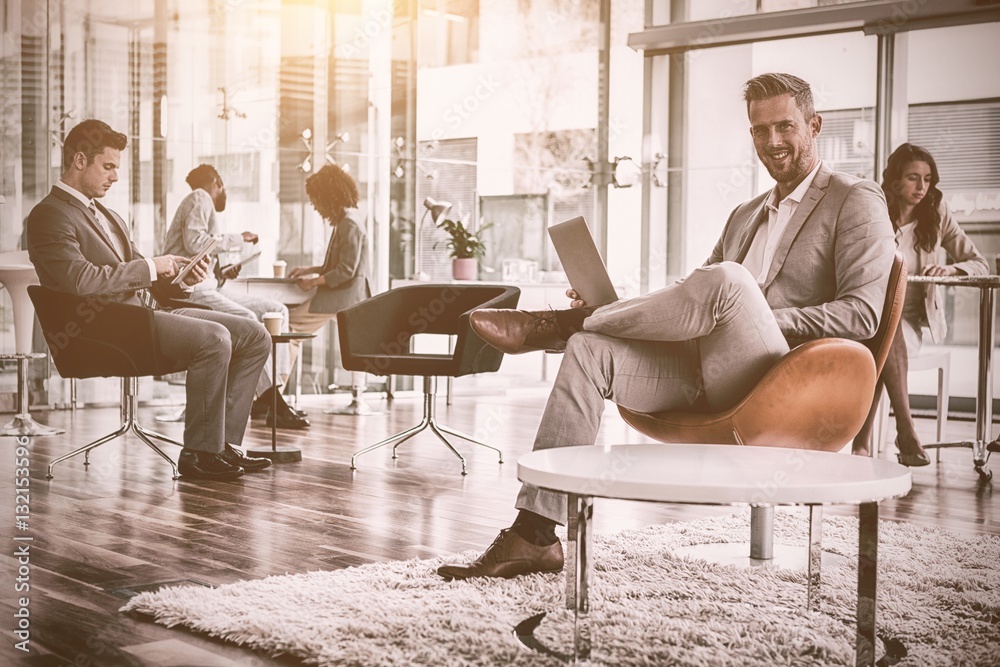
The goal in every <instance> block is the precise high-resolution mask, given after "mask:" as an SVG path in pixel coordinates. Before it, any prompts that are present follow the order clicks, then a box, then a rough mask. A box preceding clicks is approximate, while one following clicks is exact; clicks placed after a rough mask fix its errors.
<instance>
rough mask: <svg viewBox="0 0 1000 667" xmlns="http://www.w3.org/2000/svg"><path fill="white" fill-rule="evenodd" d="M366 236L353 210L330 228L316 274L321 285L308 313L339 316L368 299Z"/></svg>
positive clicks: (355, 211)
mask: <svg viewBox="0 0 1000 667" xmlns="http://www.w3.org/2000/svg"><path fill="white" fill-rule="evenodd" d="M369 272H370V269H369V258H368V236H367V235H366V234H365V227H364V223H363V222H362V221H361V220H360V219H359V216H358V211H357V209H348V211H347V214H346V215H345V217H344V219H343V220H341V221H340V222H338V223H337V225H336V227H334V228H333V236H332V237H331V238H330V244H329V245H328V246H327V248H326V258H325V259H324V260H323V268H322V270H321V271H320V273H321V274H322V276H323V284H322V285H320V286H319V287H318V288H316V294H314V295H313V297H312V300H311V301H310V303H309V312H310V313H339V312H340V311H342V310H344V309H345V308H349V307H351V306H353V305H354V304H356V303H359V302H361V301H364V300H365V299H367V298H368V297H370V296H371V295H372V291H371V286H370V284H369V282H368V274H369Z"/></svg>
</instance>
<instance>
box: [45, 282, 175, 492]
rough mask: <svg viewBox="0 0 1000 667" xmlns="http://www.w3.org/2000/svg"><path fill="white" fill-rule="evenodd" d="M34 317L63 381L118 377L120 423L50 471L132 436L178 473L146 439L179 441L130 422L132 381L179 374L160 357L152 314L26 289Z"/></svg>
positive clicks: (133, 419) (133, 396)
mask: <svg viewBox="0 0 1000 667" xmlns="http://www.w3.org/2000/svg"><path fill="white" fill-rule="evenodd" d="M28 295H29V296H30V297H31V301H32V303H34V305H35V314H36V315H37V316H38V322H39V324H41V327H42V333H43V334H44V335H45V341H46V343H48V346H49V351H50V352H51V353H52V360H53V362H54V363H55V365H56V370H58V371H59V375H61V376H62V377H64V378H90V377H121V379H122V410H121V415H122V424H121V426H120V427H119V428H118V429H117V430H116V431H114V432H112V433H109V434H108V435H106V436H104V437H103V438H99V439H97V440H95V441H93V442H91V443H89V444H87V445H84V446H82V447H80V448H78V449H75V450H73V451H72V452H70V453H68V454H64V455H62V456H60V457H58V458H56V459H54V460H53V461H52V462H51V463H49V467H48V472H47V475H46V478H47V479H52V467H53V466H54V465H55V464H57V463H59V462H60V461H64V460H66V459H68V458H71V457H73V456H76V455H77V454H83V455H84V459H83V465H84V466H87V465H89V464H90V450H92V449H94V448H95V447H99V446H100V445H103V444H104V443H106V442H110V441H111V440H114V439H115V438H117V437H119V436H123V435H125V434H127V433H128V432H129V431H131V432H132V433H134V434H135V435H137V436H138V437H139V439H140V440H142V441H143V442H144V443H146V445H148V446H149V447H151V448H152V449H153V451H155V452H156V453H157V454H159V455H160V456H161V457H163V459H164V460H166V461H167V463H169V464H170V467H171V468H172V469H173V477H174V479H177V478H179V477H180V474H179V473H178V471H177V465H176V464H175V463H174V461H173V460H172V459H171V458H170V457H169V456H167V455H166V454H164V453H163V451H162V450H161V449H160V448H159V447H158V446H157V445H156V444H154V443H153V441H152V439H151V438H156V439H158V440H162V441H163V442H167V443H170V444H172V445H177V446H178V447H183V445H182V444H181V443H180V442H177V441H176V440H172V439H170V438H168V437H166V436H164V435H160V434H159V433H155V432H153V431H149V430H147V429H145V428H143V427H142V426H141V425H140V424H139V423H138V422H137V421H136V391H137V389H138V378H139V377H141V376H145V375H165V374H168V373H174V372H176V371H179V370H183V369H181V368H179V367H178V366H179V364H178V363H177V362H176V361H174V360H172V359H168V358H166V357H164V356H163V355H161V354H160V352H159V350H160V346H159V344H158V340H157V333H156V324H155V322H154V320H153V312H152V311H151V310H149V309H148V308H145V307H142V306H131V305H126V304H121V303H114V302H111V301H106V300H103V299H101V298H100V297H80V296H75V295H73V294H67V293H65V292H57V291H55V290H51V289H49V288H47V287H41V286H39V285H33V286H30V287H28Z"/></svg>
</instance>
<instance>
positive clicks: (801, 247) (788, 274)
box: [708, 164, 896, 344]
mask: <svg viewBox="0 0 1000 667" xmlns="http://www.w3.org/2000/svg"><path fill="white" fill-rule="evenodd" d="M769 194H770V193H769V192H768V193H764V194H762V195H760V196H758V197H755V198H754V199H751V200H750V201H748V202H746V203H744V204H741V205H740V206H738V207H736V209H735V210H734V211H733V213H732V215H730V216H729V220H728V221H727V222H726V227H725V229H724V230H723V232H722V238H720V239H719V242H718V243H717V244H716V246H715V249H714V250H713V251H712V255H711V256H710V257H709V259H708V263H709V264H713V263H717V262H722V261H732V262H739V263H742V262H743V259H744V258H745V257H746V255H747V251H748V250H749V249H750V243H751V242H752V241H753V237H754V234H755V233H756V231H757V227H758V225H760V223H761V222H763V221H766V220H767V208H766V206H765V205H764V202H765V201H766V199H767V197H768V195H769ZM894 238H895V236H894V234H893V230H892V223H890V222H889V211H888V209H887V208H886V203H885V196H884V195H883V194H882V189H881V188H880V187H879V186H878V185H877V184H876V183H874V182H872V181H866V180H861V179H859V178H855V177H853V176H849V175H847V174H843V173H840V172H835V171H832V170H831V169H830V168H829V167H827V166H826V164H823V165H821V166H820V168H819V171H818V172H817V173H816V177H815V178H814V179H813V182H812V185H811V186H810V187H809V188H808V190H806V194H805V196H804V197H803V198H802V201H801V202H800V203H799V205H798V208H797V209H796V211H795V214H794V215H793V216H792V218H791V220H789V222H788V227H787V228H786V229H785V233H784V235H783V236H782V238H781V242H780V243H779V245H778V248H777V250H776V251H775V254H774V260H773V262H772V263H771V267H770V270H769V271H768V273H767V276H766V278H765V279H764V284H763V285H762V286H761V289H762V290H763V292H764V296H765V298H766V299H767V302H768V303H769V304H770V306H771V310H772V311H773V312H774V317H775V319H776V320H777V321H778V326H779V327H781V332H782V333H783V334H784V335H785V338H787V339H789V341H790V342H792V343H793V344H794V343H796V342H801V341H804V340H811V339H814V338H824V337H834V336H835V337H840V338H849V339H852V340H866V339H868V338H871V337H872V336H873V335H875V331H876V329H877V328H878V321H879V317H880V316H881V313H882V306H883V302H884V300H885V291H886V287H887V285H888V282H889V270H890V268H891V267H892V258H893V254H894V253H895V250H896V248H895V242H894Z"/></svg>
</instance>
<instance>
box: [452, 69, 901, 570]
mask: <svg viewBox="0 0 1000 667" xmlns="http://www.w3.org/2000/svg"><path fill="white" fill-rule="evenodd" d="M744 99H745V100H746V103H747V113H748V116H749V118H750V134H751V136H752V138H753V143H754V147H755V149H756V151H757V156H758V157H759V158H760V160H761V162H763V163H764V166H765V167H766V168H767V170H768V172H769V173H770V174H771V177H772V178H774V180H775V181H776V185H775V187H774V189H772V190H771V191H770V192H767V193H765V194H763V195H760V196H758V197H756V198H754V199H752V200H750V201H748V202H746V203H744V204H742V205H740V206H738V207H737V208H736V210H734V211H733V213H732V215H730V217H729V220H728V222H727V223H726V226H725V229H724V230H723V233H722V238H720V239H719V242H718V243H717V244H716V246H715V249H714V250H713V252H712V255H711V257H709V259H708V261H707V262H706V263H705V265H704V266H702V267H701V268H699V269H696V270H695V271H693V272H692V273H691V274H690V275H688V276H687V277H686V278H684V279H682V280H679V281H677V282H676V283H674V284H673V285H670V286H668V287H665V288H663V289H661V290H658V291H656V292H653V293H650V294H646V295H643V296H640V297H637V298H634V299H627V300H622V301H618V302H615V303H613V304H610V305H607V306H603V307H600V308H589V307H586V304H585V303H583V302H582V301H580V300H579V299H578V298H577V295H576V293H575V292H573V290H569V292H568V294H569V296H570V298H572V299H574V301H573V303H572V304H571V305H572V306H573V308H571V309H570V310H567V311H555V312H549V313H527V312H523V311H510V310H492V311H488V310H479V311H475V312H474V313H473V314H472V316H471V322H472V326H473V328H474V330H475V331H476V332H477V333H478V334H479V335H480V336H481V337H482V338H483V339H484V340H486V341H487V342H489V343H490V344H492V345H494V346H495V347H497V348H498V349H501V350H503V351H505V352H508V353H519V352H524V351H527V350H528V349H541V348H554V349H563V348H564V349H565V351H566V355H565V358H564V359H563V361H562V364H561V366H560V369H559V374H558V376H557V377H556V380H555V384H554V385H553V388H552V393H551V394H550V396H549V400H548V403H547V405H546V407H545V412H544V414H543V416H542V421H541V424H540V426H539V429H538V433H537V435H536V437H535V443H534V447H535V449H543V448H547V447H559V446H565V445H580V444H587V443H594V442H595V441H596V438H597V431H598V428H599V427H600V421H601V415H602V413H603V411H604V401H605V399H609V400H611V401H614V402H615V403H617V404H619V405H623V406H625V407H628V408H630V409H632V410H637V411H640V412H657V411H661V410H672V409H681V410H691V411H705V410H711V411H716V410H723V409H726V408H729V407H731V406H733V405H734V404H735V403H737V402H738V401H739V400H740V399H742V398H743V397H744V396H745V395H746V394H747V393H748V392H749V391H750V389H751V388H752V387H753V386H754V385H755V384H756V383H757V382H758V381H759V380H760V379H761V377H763V375H764V374H765V373H766V372H767V371H768V370H769V369H770V368H771V367H772V366H773V365H774V364H775V362H777V361H778V360H779V359H780V358H781V357H782V356H783V355H785V354H786V353H787V352H788V350H789V347H790V345H794V344H796V343H797V342H801V341H803V340H808V339H813V338H821V337H827V336H838V337H843V338H850V339H855V340H864V339H867V338H870V337H871V336H873V335H874V334H875V331H876V329H877V328H878V318H879V315H880V313H881V309H882V303H883V300H884V298H885V292H886V287H887V285H888V278H889V271H890V268H891V266H892V258H893V252H894V250H895V248H894V245H893V232H892V225H891V224H890V222H889V216H888V211H887V209H886V204H885V198H884V196H883V194H882V191H881V189H880V188H879V186H878V185H877V184H875V183H874V182H871V181H864V180H860V179H857V178H854V177H851V176H848V175H846V174H842V173H838V172H834V171H832V170H830V169H829V168H828V167H826V166H825V165H824V164H823V162H822V161H821V160H820V159H819V157H818V155H817V150H816V137H817V136H818V135H819V133H820V130H821V128H822V118H821V117H820V116H819V115H818V114H816V113H815V110H814V108H813V99H812V92H811V90H810V88H809V84H807V83H806V82H805V81H803V80H802V79H799V78H798V77H794V76H791V75H788V74H763V75H760V76H758V77H755V78H753V79H751V80H750V81H748V82H747V84H746V86H745V88H744ZM516 507H517V508H518V509H519V510H520V512H519V514H518V516H517V518H516V519H515V521H514V524H513V525H512V526H511V527H510V528H508V529H505V530H503V531H501V533H500V536H499V537H498V538H497V539H496V540H495V541H494V543H493V544H492V545H491V546H490V547H489V548H488V549H487V550H486V552H485V553H483V554H482V555H481V556H480V557H479V558H478V559H476V560H475V561H473V562H472V563H467V564H466V563H461V564H448V565H443V566H441V567H440V568H439V569H438V573H439V574H441V575H442V576H444V577H446V578H449V579H464V578H469V577H484V576H486V577H512V576H516V575H519V574H526V573H531V572H546V571H556V570H560V569H562V566H563V553H562V547H561V545H560V544H559V541H558V539H556V536H555V532H554V528H555V525H556V524H557V523H561V522H562V521H564V520H565V517H566V497H565V496H564V495H562V494H558V493H552V492H549V491H545V490H542V489H539V488H536V487H532V486H528V485H525V486H523V487H522V489H521V492H520V494H519V495H518V499H517V503H516Z"/></svg>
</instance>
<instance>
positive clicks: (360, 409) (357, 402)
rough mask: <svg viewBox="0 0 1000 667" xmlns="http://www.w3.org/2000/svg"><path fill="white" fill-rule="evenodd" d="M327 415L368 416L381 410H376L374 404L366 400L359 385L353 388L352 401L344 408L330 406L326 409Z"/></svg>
mask: <svg viewBox="0 0 1000 667" xmlns="http://www.w3.org/2000/svg"><path fill="white" fill-rule="evenodd" d="M323 414H325V415H353V416H355V417H368V416H369V415H380V414H382V411H381V410H376V409H375V408H373V407H372V406H370V405H368V403H367V402H366V401H365V397H364V394H363V393H362V389H361V388H358V387H352V388H351V402H350V404H348V405H347V406H346V407H343V408H330V409H329V410H324V411H323Z"/></svg>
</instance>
